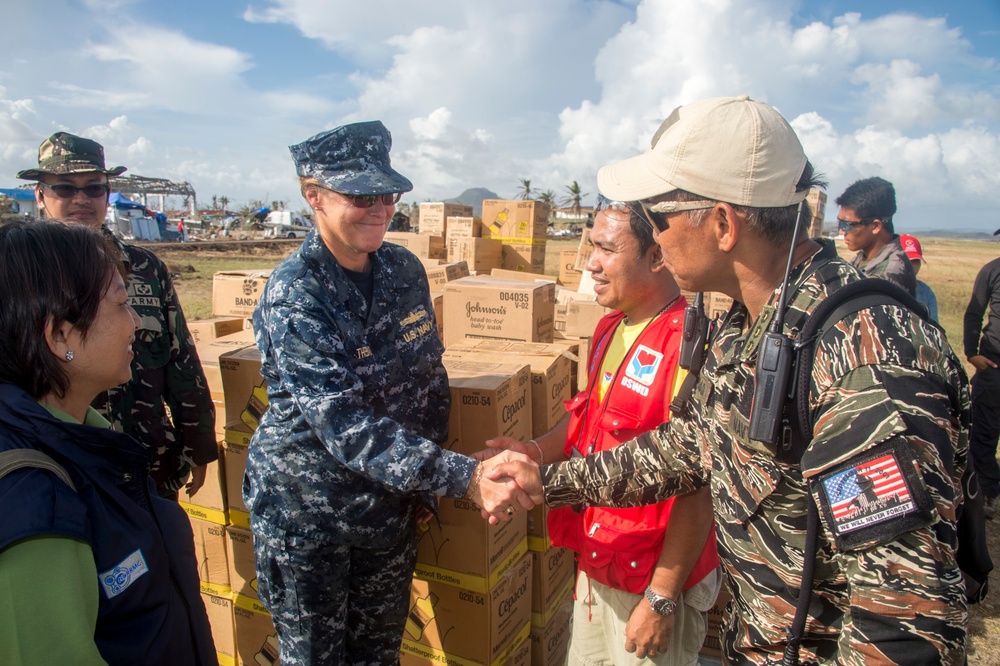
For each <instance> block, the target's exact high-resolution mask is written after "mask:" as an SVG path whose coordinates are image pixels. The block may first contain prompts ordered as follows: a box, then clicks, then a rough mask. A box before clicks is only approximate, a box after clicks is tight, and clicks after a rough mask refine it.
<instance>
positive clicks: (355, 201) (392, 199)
mask: <svg viewBox="0 0 1000 666" xmlns="http://www.w3.org/2000/svg"><path fill="white" fill-rule="evenodd" d="M330 191H331V192H337V190H330ZM337 194H339V195H341V196H344V197H347V198H348V199H350V200H351V205H353V206H354V207H355V208H371V207H372V206H374V205H375V202H376V201H381V202H382V205H383V206H395V205H396V204H397V203H399V200H400V199H401V198H402V197H403V193H402V192H396V193H395V194H345V193H343V192H337Z"/></svg>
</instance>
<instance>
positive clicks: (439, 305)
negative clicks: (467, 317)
mask: <svg viewBox="0 0 1000 666" xmlns="http://www.w3.org/2000/svg"><path fill="white" fill-rule="evenodd" d="M431 301H432V302H433V303H434V323H435V324H437V330H438V339H439V340H441V342H442V344H443V343H444V293H443V292H440V291H432V292H431Z"/></svg>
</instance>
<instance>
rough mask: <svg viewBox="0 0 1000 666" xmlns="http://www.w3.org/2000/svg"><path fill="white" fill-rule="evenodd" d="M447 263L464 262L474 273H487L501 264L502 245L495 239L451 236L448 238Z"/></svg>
mask: <svg viewBox="0 0 1000 666" xmlns="http://www.w3.org/2000/svg"><path fill="white" fill-rule="evenodd" d="M448 261H449V262H455V261H464V262H465V263H467V264H468V265H469V268H470V269H471V270H473V271H475V272H476V273H488V272H489V271H491V270H493V269H494V268H499V267H500V266H501V265H502V264H503V243H501V242H500V241H498V240H496V239H495V238H472V237H465V236H452V237H449V238H448Z"/></svg>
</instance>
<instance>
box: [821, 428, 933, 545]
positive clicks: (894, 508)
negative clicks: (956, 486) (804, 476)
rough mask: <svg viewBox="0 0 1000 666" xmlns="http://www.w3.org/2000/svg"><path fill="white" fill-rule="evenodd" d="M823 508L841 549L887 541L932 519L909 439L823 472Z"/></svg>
mask: <svg viewBox="0 0 1000 666" xmlns="http://www.w3.org/2000/svg"><path fill="white" fill-rule="evenodd" d="M818 495H819V504H820V513H821V514H822V516H823V519H824V521H825V522H826V525H827V528H828V529H829V530H830V532H831V533H832V534H833V536H834V540H835V541H836V544H837V548H838V550H841V551H845V550H854V549H857V548H859V547H869V546H872V545H875V544H880V543H885V542H888V541H891V540H892V539H894V538H896V537H898V536H899V535H900V534H905V533H906V532H909V531H911V530H914V529H917V528H919V527H924V526H925V525H929V524H930V522H931V520H932V519H933V515H934V512H933V506H934V504H933V499H932V498H931V496H930V493H929V492H928V491H927V488H926V487H925V486H924V483H923V479H921V478H920V475H919V474H918V473H917V469H916V465H915V464H914V461H913V455H912V454H911V453H910V450H909V445H908V444H907V442H906V440H905V439H903V438H902V437H897V438H895V439H892V440H889V441H888V442H885V443H884V444H880V445H879V446H876V447H875V448H873V449H870V450H868V451H866V452H865V453H863V454H862V455H860V456H857V457H855V458H853V459H851V460H849V461H848V462H846V463H844V464H843V465H840V466H838V467H837V468H836V469H834V470H833V471H829V472H826V473H824V474H821V475H820V477H819V493H818Z"/></svg>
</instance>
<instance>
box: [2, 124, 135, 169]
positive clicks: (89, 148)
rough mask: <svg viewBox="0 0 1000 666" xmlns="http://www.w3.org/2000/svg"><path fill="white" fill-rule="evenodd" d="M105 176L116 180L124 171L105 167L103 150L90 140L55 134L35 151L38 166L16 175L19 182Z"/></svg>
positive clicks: (59, 133) (120, 167) (65, 133)
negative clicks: (76, 175)
mask: <svg viewBox="0 0 1000 666" xmlns="http://www.w3.org/2000/svg"><path fill="white" fill-rule="evenodd" d="M95 171H96V172H98V173H104V174H107V175H109V176H117V175H119V174H121V173H123V172H124V171H125V167H123V166H116V167H115V168H113V169H106V168H105V166H104V147H103V146H101V144H99V143H97V142H96V141H93V140H92V139H84V138H83V137H80V136H76V135H75V134H70V133H69V132H56V133H55V134H53V135H52V136H50V137H49V138H47V139H46V140H45V141H43V142H42V145H41V146H39V147H38V166H37V167H35V168H34V169H25V170H24V171H21V172H19V173H18V174H17V177H18V178H20V179H21V180H41V179H42V176H43V175H45V174H53V175H64V174H70V173H94V172H95Z"/></svg>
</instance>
